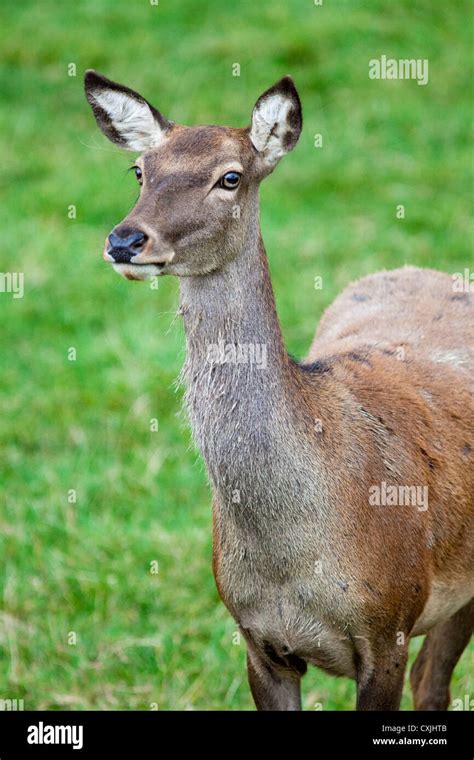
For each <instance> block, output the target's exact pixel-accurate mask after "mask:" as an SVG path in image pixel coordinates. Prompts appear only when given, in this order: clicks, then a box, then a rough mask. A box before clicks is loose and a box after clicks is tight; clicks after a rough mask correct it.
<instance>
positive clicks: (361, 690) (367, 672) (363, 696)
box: [357, 644, 408, 710]
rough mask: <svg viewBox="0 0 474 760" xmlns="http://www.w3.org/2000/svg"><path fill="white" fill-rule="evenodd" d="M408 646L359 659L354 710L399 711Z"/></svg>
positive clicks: (385, 650)
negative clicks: (355, 707) (355, 706)
mask: <svg viewBox="0 0 474 760" xmlns="http://www.w3.org/2000/svg"><path fill="white" fill-rule="evenodd" d="M407 654H408V652H407V645H406V644H404V645H403V646H402V645H394V646H392V647H391V648H389V649H384V650H382V651H377V652H376V653H375V652H371V653H370V656H366V657H364V656H362V657H360V658H359V662H358V667H357V710H399V709H400V700H401V697H402V690H403V679H404V675H405V668H406V663H407Z"/></svg>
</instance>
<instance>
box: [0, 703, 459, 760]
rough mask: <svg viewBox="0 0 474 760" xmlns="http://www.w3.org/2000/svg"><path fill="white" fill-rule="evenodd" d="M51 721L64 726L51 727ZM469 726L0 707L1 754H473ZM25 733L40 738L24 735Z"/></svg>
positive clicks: (435, 717) (447, 721)
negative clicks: (35, 742)
mask: <svg viewBox="0 0 474 760" xmlns="http://www.w3.org/2000/svg"><path fill="white" fill-rule="evenodd" d="M56 726H63V727H65V728H64V729H61V730H60V731H59V732H58V733H56V729H55V728H54V727H56ZM81 726H82V737H81V734H80V727H81ZM51 727H52V728H51ZM67 727H69V728H67ZM73 727H76V732H75V733H73ZM473 728H474V721H473V715H472V713H470V712H436V713H421V712H420V713H414V712H398V713H393V712H391V713H376V712H373V713H357V712H303V713H256V712H72V711H71V712H59V711H51V712H31V711H29V712H26V711H25V712H1V713H0V760H17V758H23V757H25V756H27V757H38V758H40V757H57V758H63V757H78V758H79V757H80V758H82V757H96V756H98V757H104V758H109V757H111V758H112V757H113V758H115V757H117V758H118V757H125V756H129V757H132V758H134V759H135V758H147V757H150V758H151V757H166V758H168V757H170V756H173V755H174V753H175V752H182V751H183V750H184V751H185V750H188V751H190V752H192V753H193V755H194V754H195V753H197V752H200V751H205V752H207V753H209V752H210V753H212V754H213V755H216V754H218V755H219V758H220V757H222V758H224V757H225V756H227V755H229V754H230V755H232V754H234V753H238V754H239V756H240V757H241V758H244V757H245V756H246V755H247V754H254V753H255V750H256V749H257V748H258V749H260V750H264V751H265V752H266V753H268V752H269V751H271V750H273V749H274V750H279V751H282V750H284V749H288V750H289V751H291V752H292V756H295V755H301V756H303V755H308V752H310V755H311V757H314V758H321V760H322V759H323V758H324V760H326V758H329V760H331V753H332V751H334V752H335V753H337V756H338V757H339V756H344V755H342V753H347V757H350V756H351V755H352V754H353V753H354V752H358V753H361V757H366V756H370V757H381V758H383V757H389V756H390V757H397V756H399V755H401V756H402V757H403V756H404V757H420V758H431V757H433V758H440V757H449V758H456V760H463V758H466V759H467V758H469V759H470V760H472V758H473V742H472V736H473ZM28 737H29V738H30V740H38V741H39V740H40V739H41V738H42V739H43V742H44V743H43V744H34V743H29V742H28ZM50 738H54V739H56V740H58V741H61V740H69V741H70V742H73V743H75V744H76V745H77V746H78V749H77V750H75V749H73V746H72V744H54V745H53V744H47V743H46V741H48V740H49V739H50ZM81 739H82V747H81V748H79V744H80V743H81ZM388 740H390V741H388ZM98 753H99V754H98Z"/></svg>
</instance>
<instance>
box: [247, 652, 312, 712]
mask: <svg viewBox="0 0 474 760" xmlns="http://www.w3.org/2000/svg"><path fill="white" fill-rule="evenodd" d="M305 670H306V665H305V663H304V662H303V661H302V660H299V659H298V658H296V657H295V658H294V660H291V661H290V662H288V663H287V662H284V661H281V662H276V660H275V662H274V663H272V662H271V660H269V659H268V658H267V657H262V655H261V654H260V653H259V651H258V650H257V649H256V648H255V647H254V646H253V645H252V644H251V643H248V648H247V672H248V679H249V684H250V690H251V692H252V696H253V700H254V702H255V705H256V708H257V710H259V711H262V710H285V711H286V710H301V676H302V675H303V674H304V672H305Z"/></svg>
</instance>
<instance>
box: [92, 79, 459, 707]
mask: <svg viewBox="0 0 474 760" xmlns="http://www.w3.org/2000/svg"><path fill="white" fill-rule="evenodd" d="M85 88H86V95H87V99H88V101H89V103H90V104H91V106H92V109H93V111H94V114H95V117H96V120H97V123H98V125H99V127H100V128H101V130H102V131H103V132H104V133H105V134H106V135H107V137H109V138H110V139H111V140H112V141H113V142H115V143H117V144H118V145H120V146H121V147H123V148H126V149H128V150H132V151H136V152H138V153H140V154H141V156H140V158H138V159H137V161H136V164H135V173H136V176H137V179H138V182H139V183H140V185H141V191H140V198H139V200H138V202H137V204H136V206H135V207H134V208H133V210H132V211H131V212H130V214H128V216H127V217H126V219H124V221H123V222H121V223H120V224H119V225H118V226H117V227H115V228H114V230H113V231H112V232H111V233H110V235H109V237H108V238H107V241H106V245H105V250H104V254H103V255H104V259H105V260H106V261H107V262H110V264H111V265H112V267H113V268H114V269H115V270H116V271H117V272H118V273H119V274H121V275H123V276H124V277H126V278H127V279H129V280H144V279H146V278H148V277H150V276H155V275H165V274H172V275H177V276H178V277H179V278H180V292H181V306H180V313H181V314H182V316H183V319H184V325H185V331H186V344H187V358H186V363H185V366H184V369H183V378H184V382H185V385H186V405H187V409H188V412H189V417H190V420H191V425H192V429H193V433H194V437H195V440H196V442H197V445H198V447H199V449H200V451H201V453H202V455H203V457H204V460H205V462H206V465H207V469H208V472H209V475H210V480H211V482H212V490H213V497H214V498H213V521H214V558H213V568H214V575H215V578H216V583H217V586H218V589H219V593H220V595H221V597H222V600H223V602H224V604H225V605H226V607H227V608H228V610H229V611H230V613H231V614H232V616H233V617H234V618H235V620H236V621H237V623H238V625H239V627H240V630H241V631H242V633H243V635H244V637H245V639H246V643H247V650H248V676H249V682H250V688H251V691H252V695H253V698H254V700H255V704H256V706H257V708H258V709H259V710H299V709H301V696H300V683H301V678H302V676H303V674H304V673H305V671H306V667H307V664H308V663H310V664H314V665H317V666H318V667H320V668H323V669H324V670H326V671H327V672H329V673H332V674H334V675H338V676H347V677H349V678H354V679H355V680H356V682H357V708H358V709H360V710H377V709H379V710H396V709H398V708H399V705H400V698H401V693H402V685H403V678H404V672H405V667H406V662H407V649H408V643H409V640H410V638H411V637H413V636H419V635H423V634H426V638H425V640H424V644H423V647H422V649H421V651H420V653H419V655H418V657H417V659H416V662H415V664H414V666H413V669H412V672H411V683H412V688H413V693H414V700H415V706H416V707H417V708H418V709H422V710H428V709H433V710H435V709H446V708H447V707H448V704H449V700H450V694H449V684H450V678H451V674H452V671H453V668H454V666H455V664H456V662H457V660H458V659H459V657H460V655H461V653H462V651H463V649H464V648H465V646H466V644H467V643H468V640H469V637H470V634H471V631H472V627H473V618H474V603H473V584H474V535H473V534H474V532H473V515H474V468H473V458H474V402H473V398H474V384H473V368H474V366H473V365H474V320H473V303H472V301H473V298H472V296H471V294H470V293H469V292H466V293H456V292H453V289H452V280H451V278H450V277H449V276H448V275H447V274H442V273H440V272H436V271H432V270H428V269H416V268H412V267H406V268H403V269H397V270H394V271H387V272H380V273H378V274H374V275H370V276H368V277H364V278H363V279H362V280H360V281H359V282H356V283H354V284H352V285H350V286H349V287H348V288H346V290H345V291H344V292H343V293H342V294H341V295H340V296H339V297H338V298H336V300H335V301H334V303H333V304H332V306H330V307H329V309H328V310H327V311H326V313H325V314H324V316H323V318H322V320H321V323H320V325H319V327H318V330H317V333H316V336H315V339H314V343H313V345H312V347H311V350H310V352H309V355H308V358H307V359H306V360H305V361H303V362H301V363H300V362H297V361H295V360H294V359H292V358H291V357H290V356H289V355H288V354H287V352H286V350H285V346H284V343H283V339H282V334H281V330H280V325H279V322H278V317H277V314H276V310H275V302H274V297H273V291H272V285H271V281H270V276H269V271H268V264H267V257H266V254H265V248H264V245H263V241H262V236H261V233H260V225H259V195H258V193H259V185H260V182H261V180H262V179H263V178H264V177H266V176H267V175H268V174H270V173H271V172H272V171H273V169H274V168H275V166H276V164H277V163H278V161H279V160H280V158H281V157H282V156H283V155H284V154H285V153H287V152H288V151H290V150H291V149H292V148H293V147H294V146H295V144H296V142H297V140H298V138H299V135H300V132H301V126H302V117H301V105H300V100H299V97H298V93H297V91H296V89H295V86H294V84H293V81H292V79H291V78H290V77H284V78H283V79H281V80H280V81H279V82H278V83H277V84H275V85H274V86H273V87H271V88H270V89H269V90H267V91H266V92H264V93H263V95H261V96H260V98H259V99H258V100H257V103H256V105H255V107H254V109H253V113H252V120H251V126H250V127H248V128H245V129H233V128H229V127H221V126H196V127H186V126H181V125H178V124H175V123H173V122H171V121H169V120H168V119H166V118H165V117H164V116H163V115H162V114H161V113H160V112H159V111H157V110H156V109H155V108H154V107H153V106H152V105H150V104H149V103H148V102H147V101H146V100H145V99H144V98H143V97H142V96H141V95H139V94H138V93H136V92H134V91H133V90H130V89H129V88H127V87H123V86H122V85H119V84H116V83H114V82H111V81H110V80H108V79H106V78H105V77H103V76H101V75H100V74H98V73H96V72H94V71H88V72H87V73H86V79H85Z"/></svg>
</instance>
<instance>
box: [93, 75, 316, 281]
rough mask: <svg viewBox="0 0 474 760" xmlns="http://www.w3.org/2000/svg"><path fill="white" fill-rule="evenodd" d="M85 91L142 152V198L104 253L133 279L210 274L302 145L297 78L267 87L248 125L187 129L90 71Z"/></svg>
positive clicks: (121, 140)
mask: <svg viewBox="0 0 474 760" xmlns="http://www.w3.org/2000/svg"><path fill="white" fill-rule="evenodd" d="M85 92H86V97H87V100H88V101H89V103H90V105H91V106H92V110H93V112H94V115H95V118H96V121H97V123H98V125H99V127H100V129H101V130H102V132H103V133H104V134H105V135H106V136H107V137H108V138H109V139H110V140H111V141H112V142H114V143H116V144H117V145H119V146H120V147H122V148H125V149H126V150H130V151H134V152H139V153H140V157H139V158H137V160H136V161H135V164H134V167H133V168H134V171H135V175H136V177H137V180H138V183H139V184H140V197H139V199H138V201H137V204H136V205H135V207H134V208H133V209H132V211H131V212H130V214H128V216H127V217H126V218H125V219H124V220H123V221H122V222H121V223H120V224H119V225H117V226H116V227H115V228H114V229H113V230H112V232H111V233H110V235H109V236H108V238H107V240H106V243H105V248H104V253H103V256H104V259H105V260H106V261H108V262H110V263H111V264H112V266H113V267H114V269H115V270H116V271H117V272H118V273H119V274H121V275H122V276H124V277H126V278H127V279H131V280H144V279H146V278H147V277H151V276H156V275H159V274H160V275H161V274H174V275H179V276H191V275H205V274H207V273H209V272H214V271H216V270H218V269H220V268H221V267H223V266H224V265H225V263H226V262H228V261H230V260H232V259H234V258H236V257H237V256H238V255H239V253H240V251H241V250H242V246H243V241H244V237H245V230H246V228H247V226H248V223H249V221H250V219H251V218H252V216H254V217H256V216H257V215H258V186H259V184H260V182H261V180H262V179H263V178H264V177H265V176H267V175H268V174H270V172H272V171H273V169H274V168H275V166H276V164H277V163H278V161H279V160H280V158H281V157H282V156H283V155H284V154H285V153H287V152H288V151H290V150H291V149H292V148H293V147H294V145H295V144H296V142H297V140H298V138H299V135H300V132H301V126H302V117H301V104H300V99H299V97H298V93H297V91H296V88H295V86H294V84H293V80H292V79H291V77H289V76H286V77H284V78H283V79H281V80H280V81H279V82H277V84H275V85H274V86H273V87H271V88H270V89H269V90H267V91H266V92H264V93H263V95H261V96H260V97H259V99H258V100H257V102H256V104H255V107H254V109H253V113H252V121H251V125H250V127H247V128H244V129H234V128H230V127H221V126H196V127H185V126H181V125H178V124H175V123H173V122H172V121H169V120H168V119H166V118H165V117H164V116H163V115H162V114H161V113H160V112H159V111H158V110H157V109H156V108H154V107H153V106H152V105H151V104H150V103H148V101H147V100H145V99H144V98H143V97H142V96H141V95H139V94H138V93H137V92H134V90H131V89H129V88H128V87H124V86H123V85H120V84H117V83H115V82H112V81H110V80H109V79H106V78H105V77H103V76H101V75H100V74H98V73H97V72H95V71H92V70H89V71H87V72H86V76H85Z"/></svg>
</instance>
